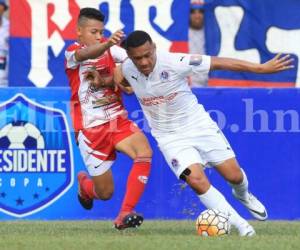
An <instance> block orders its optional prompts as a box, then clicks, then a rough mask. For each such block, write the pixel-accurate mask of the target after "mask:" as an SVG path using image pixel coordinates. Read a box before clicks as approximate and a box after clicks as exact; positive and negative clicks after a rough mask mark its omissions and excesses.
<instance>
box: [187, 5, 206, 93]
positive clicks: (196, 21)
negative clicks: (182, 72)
mask: <svg viewBox="0 0 300 250" xmlns="http://www.w3.org/2000/svg"><path fill="white" fill-rule="evenodd" d="M204 7H205V3H204V1H203V0H191V5H190V18H189V19H190V20H189V34H188V39H189V40H188V42H189V53H190V54H201V55H205V54H206V51H205V32H204ZM207 82H208V75H200V74H198V75H194V76H192V77H191V86H192V87H205V86H207Z"/></svg>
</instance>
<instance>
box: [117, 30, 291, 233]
mask: <svg viewBox="0 0 300 250" xmlns="http://www.w3.org/2000/svg"><path fill="white" fill-rule="evenodd" d="M124 47H125V48H126V50H127V54H128V57H129V59H127V60H126V61H125V62H124V63H123V64H122V67H121V70H122V73H120V75H118V76H116V78H115V80H116V81H117V82H118V84H122V85H123V86H128V83H129V85H130V86H131V88H132V90H133V91H134V93H135V94H136V96H137V98H138V100H139V102H140V104H141V107H142V109H143V112H144V114H145V116H146V118H147V120H148V122H149V125H150V127H151V133H152V135H153V136H154V137H155V139H156V140H157V142H158V146H159V148H160V150H161V152H162V153H163V155H164V157H165V159H166V161H167V163H168V165H169V166H170V168H171V170H172V171H173V172H174V173H175V175H176V176H177V177H178V178H180V179H182V180H184V181H186V182H187V183H188V184H189V185H190V186H191V188H192V189H193V190H194V191H195V192H196V194H197V195H198V197H199V199H200V200H201V202H202V203H203V204H204V205H205V206H206V207H207V208H215V209H218V210H219V211H222V212H224V213H226V214H228V215H229V221H230V223H231V224H232V225H233V226H235V227H236V228H237V230H238V231H239V234H240V235H241V236H252V235H254V234H255V230H254V229H253V227H252V226H251V225H250V224H249V223H248V222H247V221H246V220H245V219H243V218H242V217H241V216H240V215H239V214H238V213H237V212H236V211H235V210H234V208H232V206H231V205H230V204H229V203H228V202H227V201H226V199H225V197H224V196H223V195H222V194H221V193H220V192H219V191H218V190H217V189H216V188H214V187H213V185H212V184H211V183H210V182H209V180H208V179H207V177H206V175H205V173H204V171H203V168H204V166H207V164H209V165H211V166H214V167H215V169H216V170H217V171H218V172H219V173H220V174H221V175H222V176H223V177H224V178H225V179H226V180H227V181H228V182H229V184H230V185H231V187H232V192H233V195H234V196H235V197H236V198H237V199H238V200H239V201H241V202H242V203H243V204H244V205H245V206H246V207H247V208H248V210H249V211H250V213H251V214H252V215H253V216H254V217H255V218H256V219H258V220H266V219H267V217H268V216H267V211H266V209H265V207H264V205H263V204H262V203H261V202H260V201H258V199H257V198H256V197H255V196H254V195H253V194H251V193H250V192H249V190H248V180H247V176H246V174H245V172H244V171H243V170H242V169H241V168H240V166H239V164H238V162H237V160H236V159H235V154H234V152H233V150H232V149H231V147H230V145H229V143H228V141H227V140H226V138H225V137H224V135H223V134H222V132H221V131H220V129H219V128H218V126H217V125H216V123H215V122H214V121H213V120H212V119H211V118H210V116H209V114H208V113H207V112H206V111H205V109H204V108H203V106H202V105H201V104H199V103H198V101H197V98H196V96H195V95H194V94H193V93H192V92H191V90H190V88H189V86H188V81H187V76H189V75H191V74H192V73H194V74H207V73H208V71H209V70H216V69H224V70H233V71H248V72H254V73H274V72H278V71H281V70H286V69H289V68H291V67H293V66H292V65H290V64H291V62H292V60H291V59H289V56H284V57H280V56H279V55H277V56H276V57H275V58H274V59H272V60H270V61H268V62H266V63H264V64H256V63H251V62H247V61H242V60H235V59H229V58H218V57H210V56H205V55H189V54H180V53H170V52H162V51H156V47H155V43H154V42H153V41H152V39H151V37H150V36H149V35H148V34H147V33H146V32H144V31H134V32H133V33H131V34H130V35H129V36H128V37H127V39H126V41H125V42H124ZM122 74H123V76H124V77H125V79H122ZM125 80H127V81H125Z"/></svg>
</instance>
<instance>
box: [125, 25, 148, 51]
mask: <svg viewBox="0 0 300 250" xmlns="http://www.w3.org/2000/svg"><path fill="white" fill-rule="evenodd" d="M146 42H149V43H152V39H151V37H150V35H149V34H148V33H147V32H145V31H142V30H136V31H133V32H132V33H130V34H129V35H128V37H127V38H126V39H125V40H124V41H123V42H122V44H121V46H122V47H123V48H124V49H126V50H128V49H129V48H136V47H139V46H141V45H143V44H145V43H146Z"/></svg>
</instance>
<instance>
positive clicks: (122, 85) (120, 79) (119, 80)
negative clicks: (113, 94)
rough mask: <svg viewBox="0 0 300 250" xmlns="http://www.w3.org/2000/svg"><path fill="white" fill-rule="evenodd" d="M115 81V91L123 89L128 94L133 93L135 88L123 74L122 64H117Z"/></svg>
mask: <svg viewBox="0 0 300 250" xmlns="http://www.w3.org/2000/svg"><path fill="white" fill-rule="evenodd" d="M114 83H115V91H117V90H118V89H121V90H122V91H123V92H125V93H126V94H132V93H133V89H132V87H131V86H130V85H129V83H128V82H127V80H126V79H125V77H124V76H123V74H122V71H121V66H120V65H119V66H117V67H116V68H115V69H114Z"/></svg>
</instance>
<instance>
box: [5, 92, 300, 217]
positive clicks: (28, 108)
mask: <svg viewBox="0 0 300 250" xmlns="http://www.w3.org/2000/svg"><path fill="white" fill-rule="evenodd" d="M193 91H194V92H195V94H196V95H197V97H198V99H199V101H200V102H201V103H203V104H204V106H205V107H206V109H207V110H208V111H209V112H210V114H211V116H212V117H213V119H214V120H215V121H216V122H217V123H218V124H219V126H220V127H221V128H222V130H223V132H224V134H225V135H226V137H227V138H228V140H229V141H230V143H231V146H232V148H233V149H234V150H235V153H236V155H237V159H238V160H239V163H240V165H241V166H242V167H243V168H244V170H245V171H246V173H247V174H248V179H249V182H250V190H251V192H253V193H254V194H255V195H257V196H258V197H259V199H260V200H261V201H262V202H263V203H264V204H265V205H266V207H267V209H268V212H269V217H270V219H299V218H300V192H299V191H300V181H299V180H300V171H299V162H300V154H299V150H300V119H299V112H300V103H299V98H300V90H298V89H213V88H207V89H201V90H200V89H194V90H193ZM69 97H70V91H69V89H68V88H52V89H51V91H50V90H49V89H35V88H9V89H2V90H1V95H0V107H1V108H0V144H1V148H0V219H1V220H8V219H15V218H26V219H48V220H54V219H55V220H56V219H67V220H69V219H105V218H109V219H112V218H114V217H115V216H116V215H117V214H118V211H119V208H120V206H121V202H122V198H123V195H124V192H125V187H126V179H127V176H128V173H129V170H130V167H131V164H132V161H131V160H130V159H129V158H128V157H126V156H124V155H122V154H118V158H117V161H116V162H115V163H114V165H113V167H112V170H113V174H114V182H115V186H116V187H115V194H114V196H113V198H112V199H111V200H110V201H105V202H104V201H97V202H95V206H94V208H93V209H92V210H91V211H86V210H84V209H83V208H82V207H81V206H80V205H79V203H78V201H77V181H76V173H77V172H78V171H80V170H84V169H85V167H84V165H83V162H82V159H81V156H80V153H79V150H78V148H77V146H76V143H75V141H74V133H73V130H72V128H71V121H70V116H69V113H70V111H69ZM125 104H126V107H127V109H128V111H129V115H130V117H131V118H132V119H133V120H135V121H136V123H137V124H138V125H139V127H140V128H142V129H143V130H144V131H145V132H146V135H147V137H148V138H149V141H150V143H151V146H152V148H153V152H154V158H153V166H152V172H151V175H150V179H149V183H148V186H147V188H146V191H145V193H144V195H143V197H142V199H141V202H140V203H139V205H138V207H137V211H139V212H141V213H143V214H144V215H145V218H146V219H160V218H163V219H194V218H196V216H197V215H198V214H199V213H200V212H201V211H202V210H204V207H203V205H202V204H201V203H200V201H199V199H198V198H197V196H196V195H195V194H194V193H193V192H192V191H191V189H190V188H188V187H187V186H186V185H185V183H184V182H182V181H178V180H177V179H176V178H175V176H174V175H173V173H172V172H171V170H170V169H169V168H168V166H167V164H166V162H165V161H164V159H163V156H162V154H161V153H160V151H159V150H158V148H157V145H156V142H155V141H154V139H153V138H152V137H151V135H150V133H149V127H148V125H147V122H146V121H145V119H144V117H143V114H142V111H141V109H140V107H139V105H138V102H137V100H136V98H135V97H134V96H125ZM28 124H29V125H28ZM69 128H70V129H69ZM11 132H12V133H11ZM24 134H25V136H24ZM41 136H42V137H41ZM3 138H6V139H3ZM28 138H29V139H28ZM39 138H42V139H39ZM41 141H42V142H41ZM12 145H14V146H12ZM70 147H71V148H70ZM16 154H18V156H19V157H15V156H16ZM17 158H18V159H20V161H21V163H20V162H19V163H18V162H17ZM72 159H73V160H72ZM25 160H26V161H25ZM24 162H25V163H26V164H25V165H24V164H22V163H24ZM53 162H54V163H53ZM73 162H74V164H73ZM13 163H14V164H13ZM51 164H52V165H51ZM206 173H207V175H208V177H209V179H210V180H211V182H212V183H213V184H214V185H215V186H216V187H217V188H218V189H219V190H220V191H222V193H224V195H225V196H226V198H227V199H228V201H229V202H230V203H231V204H232V205H233V206H234V207H235V208H236V209H237V210H238V211H239V212H240V214H241V215H242V216H244V217H245V218H248V219H249V218H251V217H250V215H249V213H248V212H247V211H246V209H245V208H244V207H242V205H241V204H240V203H239V202H238V201H236V200H235V199H234V198H233V196H232V195H231V189H230V187H229V186H228V185H227V183H226V182H225V181H224V180H223V179H222V178H221V177H220V176H219V175H218V174H217V173H216V171H214V170H213V169H207V170H206ZM287 207H288V209H287Z"/></svg>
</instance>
